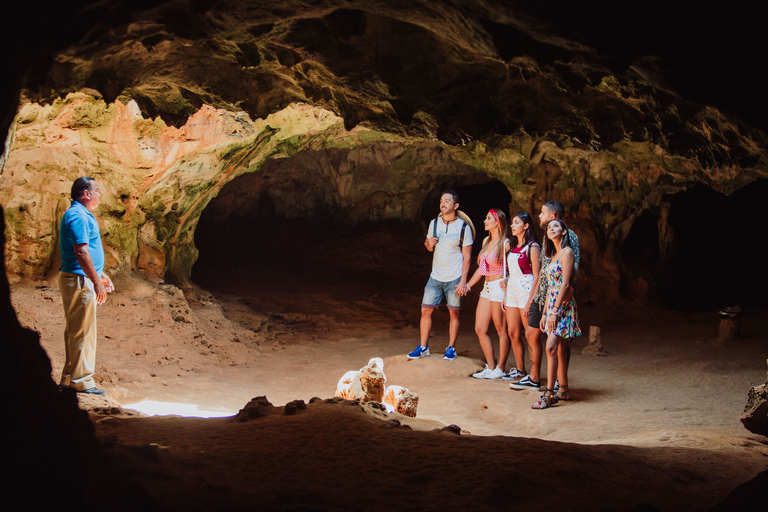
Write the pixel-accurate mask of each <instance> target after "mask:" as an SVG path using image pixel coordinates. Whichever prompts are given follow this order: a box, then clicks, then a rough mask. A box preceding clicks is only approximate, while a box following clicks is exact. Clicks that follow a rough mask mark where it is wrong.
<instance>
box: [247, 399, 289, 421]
mask: <svg viewBox="0 0 768 512" xmlns="http://www.w3.org/2000/svg"><path fill="white" fill-rule="evenodd" d="M294 410H295V404H294ZM270 414H277V407H275V406H274V405H272V403H271V402H270V401H269V400H267V397H266V396H257V397H256V398H252V399H251V401H250V402H248V403H247V404H245V407H243V408H242V409H240V410H239V411H238V413H237V414H236V415H235V417H234V418H232V421H239V422H243V421H250V420H255V419H257V418H262V417H264V416H268V415H270ZM289 414H290V413H289Z"/></svg>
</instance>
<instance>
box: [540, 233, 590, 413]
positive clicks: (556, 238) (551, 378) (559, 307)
mask: <svg viewBox="0 0 768 512" xmlns="http://www.w3.org/2000/svg"><path fill="white" fill-rule="evenodd" d="M570 245H571V244H570V239H569V236H568V226H566V225H565V222H563V221H562V220H560V219H553V220H551V221H549V223H548V224H547V237H546V238H545V239H544V254H545V255H546V256H548V257H549V258H550V262H549V265H547V268H546V269H544V270H542V272H543V274H542V278H546V280H547V300H546V305H545V308H544V314H543V315H542V318H541V330H542V331H544V333H545V334H546V335H547V386H548V387H547V389H546V390H545V391H544V394H543V395H541V398H540V399H539V401H538V402H536V403H535V404H533V405H532V406H531V407H532V408H533V409H546V408H548V407H550V406H551V405H554V404H556V403H557V402H558V400H570V398H571V397H570V393H569V390H568V372H567V367H566V366H565V364H560V367H559V368H558V363H559V362H560V361H559V359H558V346H559V345H560V344H565V343H570V339H571V338H574V337H576V336H581V328H580V327H579V317H578V314H577V312H576V300H575V299H574V298H573V293H572V292H573V290H572V285H571V279H573V277H574V261H575V258H574V254H573V249H571V246H570ZM558 369H560V370H561V371H559V372H558ZM555 380H558V381H559V383H560V388H559V389H558V391H557V395H555V390H554V389H550V388H549V386H552V383H554V382H555Z"/></svg>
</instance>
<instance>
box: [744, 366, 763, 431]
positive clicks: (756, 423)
mask: <svg viewBox="0 0 768 512" xmlns="http://www.w3.org/2000/svg"><path fill="white" fill-rule="evenodd" d="M766 363H768V361H766ZM741 423H743V424H744V427H745V428H746V429H747V430H749V431H750V432H753V433H755V434H760V435H762V436H768V374H766V377H765V384H763V385H762V386H757V387H752V388H749V392H748V393H747V405H746V406H745V407H744V412H743V413H742V414H741Z"/></svg>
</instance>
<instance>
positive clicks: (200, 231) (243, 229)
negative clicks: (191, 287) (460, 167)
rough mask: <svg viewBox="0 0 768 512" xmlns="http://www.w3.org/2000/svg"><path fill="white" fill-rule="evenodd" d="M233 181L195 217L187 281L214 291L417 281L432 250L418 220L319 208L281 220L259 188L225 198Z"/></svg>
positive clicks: (398, 285)
mask: <svg viewBox="0 0 768 512" xmlns="http://www.w3.org/2000/svg"><path fill="white" fill-rule="evenodd" d="M238 187H239V184H238V180H234V181H233V182H232V183H230V184H229V185H227V187H225V189H224V190H223V191H222V193H220V194H219V196H218V197H217V198H216V199H214V200H213V201H211V203H210V204H209V205H208V207H207V208H206V210H205V211H204V212H203V214H202V215H201V217H200V221H199V223H198V226H197V229H196V230H195V246H196V247H197V249H198V250H199V257H198V260H197V262H196V263H195V265H194V267H193V269H192V281H193V282H195V283H197V284H199V285H201V286H203V287H205V288H209V289H218V290H221V289H222V286H223V285H226V286H227V287H228V289H230V290H232V291H233V292H235V293H237V290H238V289H243V290H246V289H248V288H249V287H260V288H264V287H267V286H277V287H280V289H281V290H282V291H286V290H297V291H298V290H301V291H311V289H316V290H320V289H322V290H323V292H325V293H328V292H331V293H332V292H333V290H334V289H335V287H345V289H347V291H349V288H348V287H349V286H350V285H351V286H352V287H354V288H359V289H360V291H364V292H365V293H368V294H371V293H376V291H377V289H378V290H382V291H387V290H390V291H393V292H402V291H404V290H411V288H413V287H414V286H415V287H416V288H418V287H419V286H423V283H421V281H423V280H424V279H426V276H427V275H428V273H429V267H430V261H431V259H430V258H431V255H430V254H429V253H428V252H427V251H426V250H424V247H423V245H422V243H423V233H422V228H421V226H419V225H418V224H416V223H411V224H409V223H403V222H396V221H390V222H366V223H359V224H354V225H352V224H343V223H341V222H340V221H334V220H333V219H334V218H338V216H337V215H330V214H329V215H323V214H322V212H319V211H318V212H316V213H313V215H312V216H311V217H310V216H306V217H302V218H293V219H287V218H283V217H282V216H281V214H279V213H276V209H275V207H274V202H275V199H273V197H272V195H271V194H270V193H269V192H267V191H264V190H261V191H253V192H251V193H250V195H251V197H247V196H246V197H243V196H240V197H239V199H238V202H237V204H232V203H231V202H229V199H228V198H227V197H228V194H227V188H230V189H237V188H238ZM229 198H231V195H230V196H229ZM414 283H417V284H416V285H414ZM233 285H235V286H234V287H233ZM416 288H414V289H416Z"/></svg>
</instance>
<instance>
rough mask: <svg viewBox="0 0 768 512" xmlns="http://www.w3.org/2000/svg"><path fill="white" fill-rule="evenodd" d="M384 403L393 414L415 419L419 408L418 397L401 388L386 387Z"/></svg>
mask: <svg viewBox="0 0 768 512" xmlns="http://www.w3.org/2000/svg"><path fill="white" fill-rule="evenodd" d="M384 403H385V404H387V405H389V406H391V407H392V409H393V410H394V412H399V413H400V414H404V415H406V416H410V417H411V418H415V417H416V411H417V410H418V408H419V395H417V394H416V393H414V392H413V391H411V390H409V389H407V388H404V387H402V386H387V388H386V390H385V391H384Z"/></svg>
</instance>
